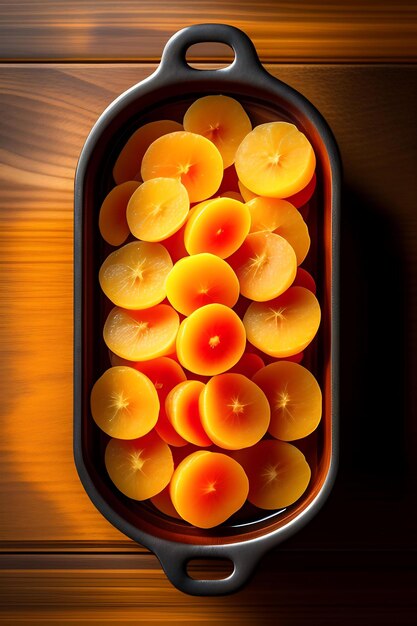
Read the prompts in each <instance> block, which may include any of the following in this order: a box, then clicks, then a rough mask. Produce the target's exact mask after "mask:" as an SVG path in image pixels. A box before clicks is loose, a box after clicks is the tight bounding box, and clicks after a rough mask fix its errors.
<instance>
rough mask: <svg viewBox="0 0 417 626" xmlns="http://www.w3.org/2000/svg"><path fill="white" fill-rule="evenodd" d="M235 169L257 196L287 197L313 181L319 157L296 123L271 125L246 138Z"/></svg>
mask: <svg viewBox="0 0 417 626" xmlns="http://www.w3.org/2000/svg"><path fill="white" fill-rule="evenodd" d="M235 167H236V171H237V174H238V176H239V180H241V181H242V183H243V184H244V185H245V187H247V188H248V189H249V190H250V191H252V192H253V193H255V194H256V195H258V196H267V197H273V198H286V197H288V196H291V195H294V194H295V193H297V192H298V191H301V189H303V188H304V187H305V186H306V185H307V184H308V183H309V182H310V180H311V178H312V177H313V174H314V169H315V167H316V157H315V155H314V151H313V148H312V146H311V144H310V142H309V140H308V139H307V137H306V136H305V135H304V134H303V133H302V132H301V131H299V130H298V129H297V127H296V126H294V124H289V123H288V122H268V123H266V124H260V125H259V126H256V127H255V128H254V129H253V130H252V131H251V132H250V133H249V134H248V135H246V137H245V138H244V139H243V141H242V143H241V144H240V146H239V148H238V149H237V152H236V159H235ZM242 195H243V197H245V196H244V194H242Z"/></svg>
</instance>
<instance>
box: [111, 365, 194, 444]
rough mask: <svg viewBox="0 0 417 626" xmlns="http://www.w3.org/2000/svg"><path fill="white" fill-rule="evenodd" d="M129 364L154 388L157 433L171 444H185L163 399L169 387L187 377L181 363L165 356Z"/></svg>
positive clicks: (171, 387) (168, 391) (169, 389)
mask: <svg viewBox="0 0 417 626" xmlns="http://www.w3.org/2000/svg"><path fill="white" fill-rule="evenodd" d="M118 359H119V363H120V364H127V363H129V362H128V361H124V360H123V359H120V358H119V357H116V359H115V360H113V362H116V363H117V360H118ZM129 364H130V366H131V367H134V368H135V369H136V370H138V371H139V372H142V373H143V374H144V375H145V376H147V377H148V378H149V379H150V380H151V382H152V384H153V385H154V387H155V389H156V393H157V394H158V398H159V404H160V410H159V416H158V421H157V422H156V426H155V429H156V432H157V433H158V435H159V436H160V437H161V438H162V439H163V440H164V441H165V442H166V443H168V444H170V445H171V446H185V445H186V443H187V441H186V440H185V439H184V438H183V437H181V435H179V434H178V433H177V431H176V430H175V428H174V427H173V426H172V424H171V422H170V421H169V419H168V417H167V414H166V410H165V401H166V398H167V396H168V394H169V393H170V391H171V389H173V388H174V387H175V386H176V385H178V384H180V383H182V382H184V381H185V380H186V379H187V377H186V375H185V372H184V370H183V369H182V367H181V365H180V364H179V363H177V362H176V361H174V360H173V359H172V358H169V357H165V356H163V357H159V358H158V359H152V360H150V361H139V362H131V363H129Z"/></svg>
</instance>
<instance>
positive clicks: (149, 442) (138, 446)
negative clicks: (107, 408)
mask: <svg viewBox="0 0 417 626" xmlns="http://www.w3.org/2000/svg"><path fill="white" fill-rule="evenodd" d="M104 461H105V464H106V468H107V472H108V474H109V476H110V478H111V480H112V481H113V483H114V484H115V485H116V487H117V488H118V489H119V491H121V492H122V493H123V494H124V495H125V496H128V497H129V498H133V499H134V500H146V499H147V498H151V497H152V496H154V495H156V494H157V493H159V492H160V491H162V489H164V487H166V485H168V483H169V481H170V480H171V477H172V473H173V471H174V462H173V459H172V453H171V450H170V449H169V446H168V445H167V444H166V443H165V442H164V441H162V439H161V438H160V437H159V435H157V434H156V432H155V431H151V432H150V433H148V434H147V435H145V436H144V437H140V438H139V439H132V440H129V441H126V440H122V439H111V440H110V441H109V443H108V445H107V448H106V452H105V457H104Z"/></svg>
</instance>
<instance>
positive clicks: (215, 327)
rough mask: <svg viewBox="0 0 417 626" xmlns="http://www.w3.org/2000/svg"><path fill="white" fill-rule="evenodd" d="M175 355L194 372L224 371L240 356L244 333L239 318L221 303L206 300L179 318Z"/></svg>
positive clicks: (209, 373)
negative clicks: (205, 303) (209, 302)
mask: <svg viewBox="0 0 417 626" xmlns="http://www.w3.org/2000/svg"><path fill="white" fill-rule="evenodd" d="M176 345H177V356H178V360H179V362H180V363H181V365H182V366H183V367H185V368H186V369H187V370H189V371H190V372H194V373H195V374H202V375H203V376H213V375H214V374H220V373H221V372H225V371H226V370H228V369H229V368H230V367H233V365H235V364H236V363H237V362H238V361H239V359H240V357H241V356H242V354H243V352H244V350H245V345H246V335H245V329H244V326H243V323H242V320H241V319H240V318H239V317H238V316H237V315H236V313H235V312H234V311H233V310H232V309H230V308H229V307H227V306H224V305H223V304H207V305H206V306H203V307H201V308H200V309H197V310H196V311H194V312H193V313H191V315H190V316H189V317H187V318H186V319H185V320H183V321H182V322H181V325H180V328H179V331H178V335H177V344H176Z"/></svg>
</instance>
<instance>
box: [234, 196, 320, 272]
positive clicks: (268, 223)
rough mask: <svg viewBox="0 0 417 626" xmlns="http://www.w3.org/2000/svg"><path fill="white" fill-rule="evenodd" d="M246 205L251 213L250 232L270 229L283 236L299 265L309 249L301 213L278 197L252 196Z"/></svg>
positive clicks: (308, 239) (306, 229)
mask: <svg viewBox="0 0 417 626" xmlns="http://www.w3.org/2000/svg"><path fill="white" fill-rule="evenodd" d="M246 206H247V207H248V209H249V211H250V214H251V232H252V233H256V232H260V231H271V232H274V233H276V234H277V235H281V237H284V239H286V240H287V241H288V243H289V244H290V245H291V247H292V248H293V249H294V252H295V254H296V257H297V265H300V264H301V263H302V262H303V261H304V259H305V258H306V256H307V253H308V251H309V249H310V235H309V233H308V227H307V224H306V223H305V221H304V220H303V218H302V217H301V213H300V212H299V211H298V210H297V209H296V208H295V207H294V206H293V205H292V204H290V203H289V202H287V201H286V200H280V199H279V198H254V199H253V200H250V201H249V202H248V203H247V205H246Z"/></svg>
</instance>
